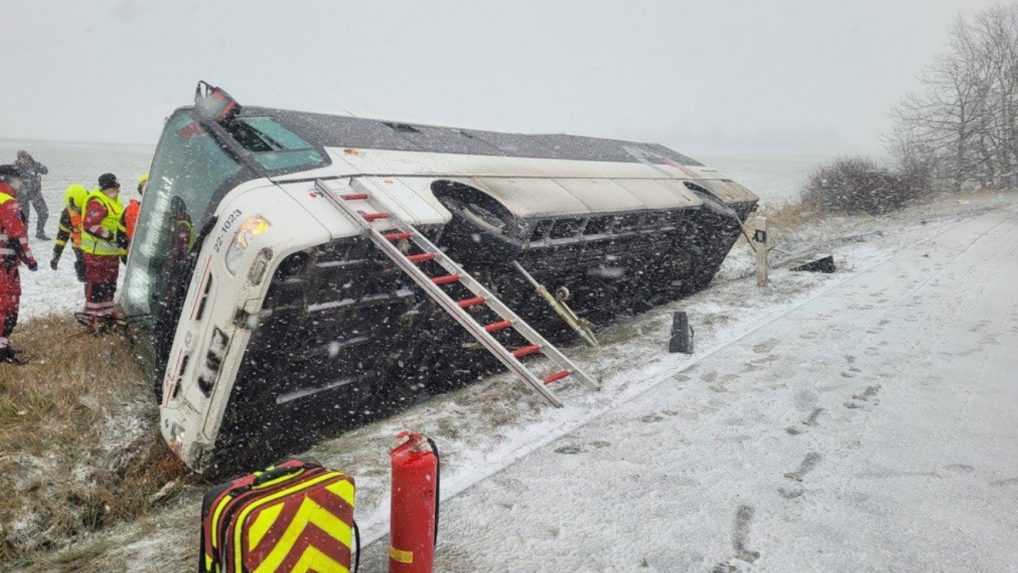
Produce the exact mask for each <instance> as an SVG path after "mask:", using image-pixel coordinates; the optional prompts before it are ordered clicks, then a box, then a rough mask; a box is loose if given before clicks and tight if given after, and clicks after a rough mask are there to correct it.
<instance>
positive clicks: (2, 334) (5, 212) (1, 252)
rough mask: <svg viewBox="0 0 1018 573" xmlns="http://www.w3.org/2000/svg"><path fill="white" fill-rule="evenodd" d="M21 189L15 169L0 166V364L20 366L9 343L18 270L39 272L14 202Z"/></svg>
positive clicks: (15, 310)
mask: <svg viewBox="0 0 1018 573" xmlns="http://www.w3.org/2000/svg"><path fill="white" fill-rule="evenodd" d="M21 185H22V181H21V178H20V176H19V171H18V169H17V168H16V167H14V166H12V165H0V363H12V364H19V363H20V362H19V361H18V359H17V357H16V356H15V354H14V349H13V348H11V343H10V336H11V333H12V332H13V331H14V327H15V326H16V325H17V324H18V310H19V309H20V306H21V275H20V274H19V273H18V267H19V266H20V265H21V264H24V265H25V266H27V267H28V269H29V270H30V271H35V270H36V269H37V268H39V266H38V264H37V263H36V262H35V258H34V257H32V249H31V248H30V247H29V246H28V237H27V235H26V232H25V221H24V215H23V214H22V213H21V207H20V206H19V205H18V200H17V199H16V198H15V197H16V196H17V192H18V189H19V188H20V187H21Z"/></svg>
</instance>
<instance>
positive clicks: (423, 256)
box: [407, 253, 438, 263]
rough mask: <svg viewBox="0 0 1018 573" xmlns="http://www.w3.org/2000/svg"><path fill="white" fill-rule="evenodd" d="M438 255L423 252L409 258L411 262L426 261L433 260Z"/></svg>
mask: <svg viewBox="0 0 1018 573" xmlns="http://www.w3.org/2000/svg"><path fill="white" fill-rule="evenodd" d="M437 256H438V255H437V254H435V253H421V254H419V255H410V256H408V257H407V260H408V261H410V262H411V263H423V262H424V261H433V260H435V257H437Z"/></svg>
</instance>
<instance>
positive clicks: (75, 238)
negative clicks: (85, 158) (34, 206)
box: [49, 183, 88, 282]
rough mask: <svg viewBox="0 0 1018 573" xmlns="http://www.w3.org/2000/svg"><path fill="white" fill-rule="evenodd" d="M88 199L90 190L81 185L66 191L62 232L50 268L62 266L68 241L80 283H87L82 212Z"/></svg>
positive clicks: (54, 248)
mask: <svg viewBox="0 0 1018 573" xmlns="http://www.w3.org/2000/svg"><path fill="white" fill-rule="evenodd" d="M86 197H88V189H86V188H85V186H84V185H81V184H80V183H74V184H73V185H70V186H68V187H67V190H66V191H64V210H63V211H62V212H61V213H60V230H59V231H58V232H57V242H56V244H55V245H53V259H52V260H50V263H49V266H50V268H51V269H53V270H57V265H59V264H60V256H61V255H62V254H63V252H64V247H65V246H66V245H67V241H68V240H70V241H71V249H72V250H73V251H74V274H76V275H77V276H78V281H79V282H85V259H84V256H83V255H82V254H81V212H82V210H83V209H84V208H85V198H86Z"/></svg>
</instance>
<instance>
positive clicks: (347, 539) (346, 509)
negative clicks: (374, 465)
mask: <svg viewBox="0 0 1018 573" xmlns="http://www.w3.org/2000/svg"><path fill="white" fill-rule="evenodd" d="M355 489H356V488H355V486H354V481H353V478H351V477H350V476H348V475H346V474H344V473H342V472H338V471H332V470H328V469H326V468H324V467H322V466H321V465H320V464H318V463H317V462H313V461H305V460H300V459H288V460H285V461H283V462H280V463H278V464H276V465H275V466H272V467H270V468H268V469H266V470H265V471H261V472H254V473H250V474H246V475H242V476H240V477H237V478H234V479H232V480H230V481H228V482H226V483H223V484H220V485H218V486H216V487H214V488H212V489H211V490H210V491H209V492H208V493H206V494H205V499H204V501H203V502H202V530H201V555H200V558H199V560H200V563H199V569H198V570H199V571H200V572H202V573H268V572H274V571H317V572H318V573H333V572H337V573H348V572H349V571H350V563H351V557H352V556H353V555H354V541H355V540H356V542H357V545H359V543H360V540H359V539H357V532H356V527H357V526H356V525H355V524H354V520H353V508H354V493H355ZM359 553H360V548H359V547H357V554H358V555H357V558H358V560H359V558H360V555H359ZM355 570H356V569H355Z"/></svg>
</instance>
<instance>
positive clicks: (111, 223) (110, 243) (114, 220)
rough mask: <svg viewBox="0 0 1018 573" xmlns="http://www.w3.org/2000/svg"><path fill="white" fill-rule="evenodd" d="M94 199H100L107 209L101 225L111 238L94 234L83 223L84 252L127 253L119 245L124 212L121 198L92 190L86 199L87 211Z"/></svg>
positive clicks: (109, 255) (82, 242)
mask: <svg viewBox="0 0 1018 573" xmlns="http://www.w3.org/2000/svg"><path fill="white" fill-rule="evenodd" d="M92 201H98V202H99V204H100V205H102V207H103V208H104V209H105V210H106V216H105V217H103V219H102V221H101V222H100V223H99V226H100V227H102V228H103V229H104V230H106V232H107V234H108V237H109V238H108V239H104V238H102V237H100V236H98V235H94V234H92V233H91V232H89V230H88V228H87V227H86V226H85V224H84V223H82V229H81V250H82V252H85V253H88V254H90V255H98V256H102V257H119V256H121V255H123V254H126V253H125V252H124V249H122V248H120V247H119V246H118V245H117V232H118V231H119V230H120V229H121V227H120V216H121V215H122V214H123V212H124V206H123V205H122V204H121V203H120V199H119V198H117V199H114V198H111V197H108V196H107V195H106V194H105V193H103V192H102V191H92V192H91V193H89V194H88V198H87V199H86V200H85V211H86V212H87V210H88V205H89V203H91V202H92ZM82 217H85V213H83V214H82Z"/></svg>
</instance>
